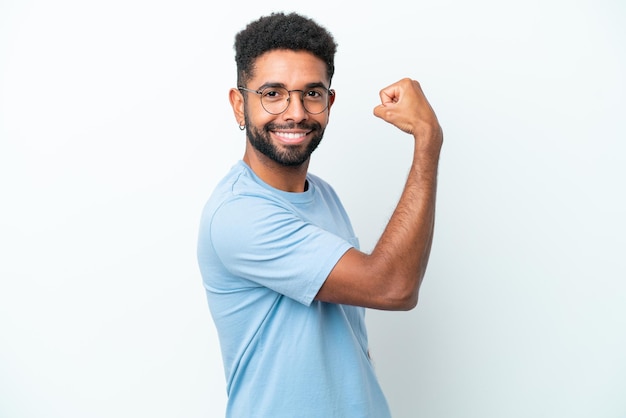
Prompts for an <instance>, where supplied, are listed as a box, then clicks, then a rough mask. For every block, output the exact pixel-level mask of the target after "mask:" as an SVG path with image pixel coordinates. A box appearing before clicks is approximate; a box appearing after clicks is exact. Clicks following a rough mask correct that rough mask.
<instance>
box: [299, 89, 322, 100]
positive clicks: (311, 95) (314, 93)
mask: <svg viewBox="0 0 626 418" xmlns="http://www.w3.org/2000/svg"><path fill="white" fill-rule="evenodd" d="M325 94H326V92H325V91H324V90H322V89H311V90H307V91H306V93H305V94H304V96H305V97H306V98H307V99H312V100H319V99H322V98H323V97H324V96H325Z"/></svg>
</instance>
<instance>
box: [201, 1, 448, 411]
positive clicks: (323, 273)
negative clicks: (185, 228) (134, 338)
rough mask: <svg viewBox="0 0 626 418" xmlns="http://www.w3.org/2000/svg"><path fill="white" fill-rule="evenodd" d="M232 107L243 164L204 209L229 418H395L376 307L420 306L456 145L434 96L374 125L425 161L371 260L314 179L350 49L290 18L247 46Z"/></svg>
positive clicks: (206, 263) (271, 19)
mask: <svg viewBox="0 0 626 418" xmlns="http://www.w3.org/2000/svg"><path fill="white" fill-rule="evenodd" d="M235 50H236V62H237V88H233V89H231V91H230V103H231V105H232V108H233V111H234V115H235V119H236V121H237V123H238V124H239V126H240V129H242V130H243V129H245V130H246V137H247V142H246V149H245V153H244V156H243V160H242V161H239V162H237V163H236V164H235V166H234V167H233V168H232V169H231V171H230V172H229V173H228V174H227V175H226V177H225V178H224V179H223V180H222V181H221V182H220V183H219V185H218V186H217V187H216V189H215V190H214V191H213V194H212V196H211V198H210V199H209V201H208V202H207V205H206V207H205V208H204V211H203V215H202V220H201V225H200V234H199V242H198V260H199V265H200V269H201V272H202V276H203V283H204V287H205V289H206V294H207V299H208V304H209V307H210V310H211V314H212V317H213V320H214V321H215V324H216V327H217V330H218V334H219V339H220V346H221V350H222V356H223V361H224V368H225V373H226V380H227V391H228V405H227V413H226V415H227V416H229V417H271V418H278V417H288V418H293V417H299V418H302V417H324V418H328V417H341V418H349V417H376V418H384V417H389V416H390V413H389V408H388V405H387V402H386V400H385V397H384V395H383V393H382V391H381V388H380V386H379V384H378V382H377V379H376V376H375V374H374V370H373V367H372V364H371V362H370V358H369V354H368V345H367V333H366V330H365V323H364V310H365V309H364V308H376V309H388V310H408V309H412V308H413V307H414V306H415V305H416V303H417V296H418V291H419V287H420V283H421V281H422V278H423V276H424V272H425V270H426V264H427V261H428V257H429V252H430V247H431V241H432V236H433V225H434V215H435V189H436V177H437V166H438V160H439V153H440V149H441V145H442V142H443V134H442V130H441V128H440V126H439V123H438V122H437V118H436V116H435V114H434V112H433V110H432V109H431V107H430V105H429V103H428V101H427V100H426V98H425V97H424V94H423V93H422V90H421V88H420V85H419V84H418V83H417V82H416V81H414V80H410V79H403V80H400V81H399V82H397V83H394V84H392V85H390V86H389V87H386V88H384V89H382V90H381V92H380V99H381V104H380V105H378V106H377V107H376V108H375V109H374V114H375V115H376V116H378V117H379V118H382V119H383V120H385V121H387V122H389V123H391V124H392V125H394V126H396V127H397V128H399V129H401V130H403V131H405V132H407V133H408V134H411V135H412V136H413V139H414V143H415V147H414V156H413V163H412V165H411V169H410V172H409V175H408V179H407V182H406V185H405V189H404V191H403V194H402V196H401V198H400V201H399V203H398V205H397V208H396V210H395V211H394V214H393V215H392V217H391V219H390V221H389V224H388V226H387V227H386V229H385V231H384V232H383V234H382V236H381V238H380V240H379V242H378V243H377V245H376V246H375V248H374V250H373V251H372V253H371V254H366V253H363V252H361V251H359V249H358V242H357V239H356V238H355V234H354V232H353V230H352V226H351V225H350V221H349V219H348V216H347V215H346V212H345V211H344V208H343V206H342V205H341V202H340V201H339V199H338V197H337V196H336V195H335V192H334V191H333V189H332V188H331V187H330V186H329V185H328V184H327V183H325V182H324V181H322V180H321V179H320V178H318V177H316V176H314V175H312V174H311V173H308V171H307V169H308V165H309V159H310V155H311V153H312V152H313V150H315V148H316V147H317V145H318V144H319V143H320V141H321V139H322V136H323V134H324V129H325V128H326V125H327V124H328V120H329V115H330V110H331V108H332V105H333V103H334V101H335V93H334V91H333V90H331V89H330V84H331V79H332V76H333V73H334V55H335V51H336V44H335V41H334V39H333V37H332V36H331V34H330V33H328V32H327V31H326V29H324V28H322V27H320V26H319V25H318V24H316V23H315V22H314V21H312V20H310V19H308V18H306V17H303V16H300V15H297V14H293V13H292V14H287V15H285V14H282V13H276V14H272V15H270V16H265V17H261V18H260V19H259V20H257V21H255V22H252V23H250V24H249V25H248V26H247V27H246V28H245V29H244V30H242V31H241V32H240V33H239V34H238V35H237V36H236V40H235Z"/></svg>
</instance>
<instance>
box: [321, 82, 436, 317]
mask: <svg viewBox="0 0 626 418" xmlns="http://www.w3.org/2000/svg"><path fill="white" fill-rule="evenodd" d="M380 99H381V104H380V105H378V106H376V107H375V108H374V115H376V116H378V117H379V118H381V119H383V120H385V121H387V122H389V123H391V124H392V125H394V126H396V127H397V128H399V129H401V130H403V131H404V132H406V133H408V134H411V135H413V138H414V142H415V147H414V152H413V161H412V164H411V169H410V171H409V174H408V178H407V181H406V185H405V186H404V190H403V192H402V195H401V197H400V200H399V202H398V205H397V206H396V209H395V211H394V212H393V215H392V216H391V219H390V220H389V223H388V224H387V226H386V228H385V230H384V232H383V234H382V235H381V237H380V239H379V241H378V243H377V244H376V246H375V247H374V250H373V251H372V253H371V254H366V253H363V252H361V251H358V250H356V249H350V250H348V251H347V252H346V253H345V254H344V256H343V257H342V258H341V259H340V260H339V262H338V263H337V264H336V265H335V267H334V269H333V270H332V272H331V273H330V275H329V276H328V278H327V279H326V281H325V283H324V284H323V285H322V287H321V289H320V290H319V292H318V294H317V297H316V299H317V300H321V301H325V302H333V303H342V304H349V305H357V306H364V307H369V308H376V309H387V310H409V309H412V308H414V307H415V305H416V304H417V299H418V293H419V288H420V285H421V283H422V279H423V277H424V274H425V272H426V265H427V264H428V258H429V255H430V248H431V244H432V238H433V229H434V222H435V197H436V188H437V167H438V164H439V153H440V150H441V146H442V143H443V132H442V130H441V127H440V126H439V122H438V121H437V117H436V115H435V112H434V111H433V109H432V108H431V106H430V104H429V103H428V100H427V99H426V97H425V96H424V93H423V92H422V89H421V87H420V85H419V83H418V82H417V81H415V80H410V79H403V80H400V81H398V82H397V83H394V84H392V85H390V86H389V87H386V88H384V89H383V90H381V92H380Z"/></svg>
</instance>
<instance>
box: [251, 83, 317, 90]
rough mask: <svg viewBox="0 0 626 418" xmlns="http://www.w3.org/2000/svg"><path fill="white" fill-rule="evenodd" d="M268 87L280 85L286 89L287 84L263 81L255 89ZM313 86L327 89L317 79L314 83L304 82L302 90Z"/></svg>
mask: <svg viewBox="0 0 626 418" xmlns="http://www.w3.org/2000/svg"><path fill="white" fill-rule="evenodd" d="M268 87H282V88H284V89H287V86H286V85H285V84H284V83H273V82H268V83H263V84H262V85H261V86H260V87H259V88H258V89H257V90H258V91H261V90H263V89H266V88H268ZM315 87H323V88H325V89H327V90H328V89H329V88H328V87H326V86H325V85H324V83H322V82H321V81H317V82H314V83H309V84H306V85H305V86H304V90H309V89H312V88H315ZM287 90H289V89H287ZM294 90H300V89H294Z"/></svg>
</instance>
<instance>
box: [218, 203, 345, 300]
mask: <svg viewBox="0 0 626 418" xmlns="http://www.w3.org/2000/svg"><path fill="white" fill-rule="evenodd" d="M252 200H254V201H252ZM210 228H211V229H210V231H211V244H212V246H213V248H214V249H215V252H216V254H217V256H218V257H219V259H220V260H221V262H222V264H223V265H224V267H225V268H226V269H227V270H228V271H229V272H230V273H231V274H232V275H233V276H236V277H241V278H243V279H245V280H248V281H250V282H253V283H255V284H257V285H259V286H264V287H267V288H269V289H272V290H274V291H275V292H278V293H281V294H283V295H285V296H287V297H289V298H292V299H294V300H296V301H298V302H300V303H303V304H305V305H309V304H310V303H311V302H312V301H313V299H314V298H315V295H317V292H318V291H319V289H320V287H321V286H322V284H323V283H324V281H325V280H326V278H327V277H328V275H329V274H330V272H331V270H332V269H333V267H334V266H335V264H336V263H337V261H339V259H340V258H341V256H342V255H343V254H344V253H345V252H346V251H347V250H348V249H350V248H351V247H352V244H350V242H348V241H347V240H346V239H344V238H342V237H339V236H337V235H335V234H333V233H331V232H328V231H326V230H324V229H322V228H320V227H318V226H316V225H314V224H312V223H310V222H308V221H306V220H304V219H302V218H300V217H299V216H298V215H296V214H295V213H294V212H293V211H290V210H289V209H288V208H286V207H284V206H282V205H281V204H279V203H278V202H274V201H269V200H264V199H262V198H257V197H250V196H248V197H246V198H235V199H232V200H229V201H227V202H225V203H224V204H222V206H220V207H219V208H218V209H217V211H216V212H215V213H214V216H213V219H212V220H211V227H210Z"/></svg>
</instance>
